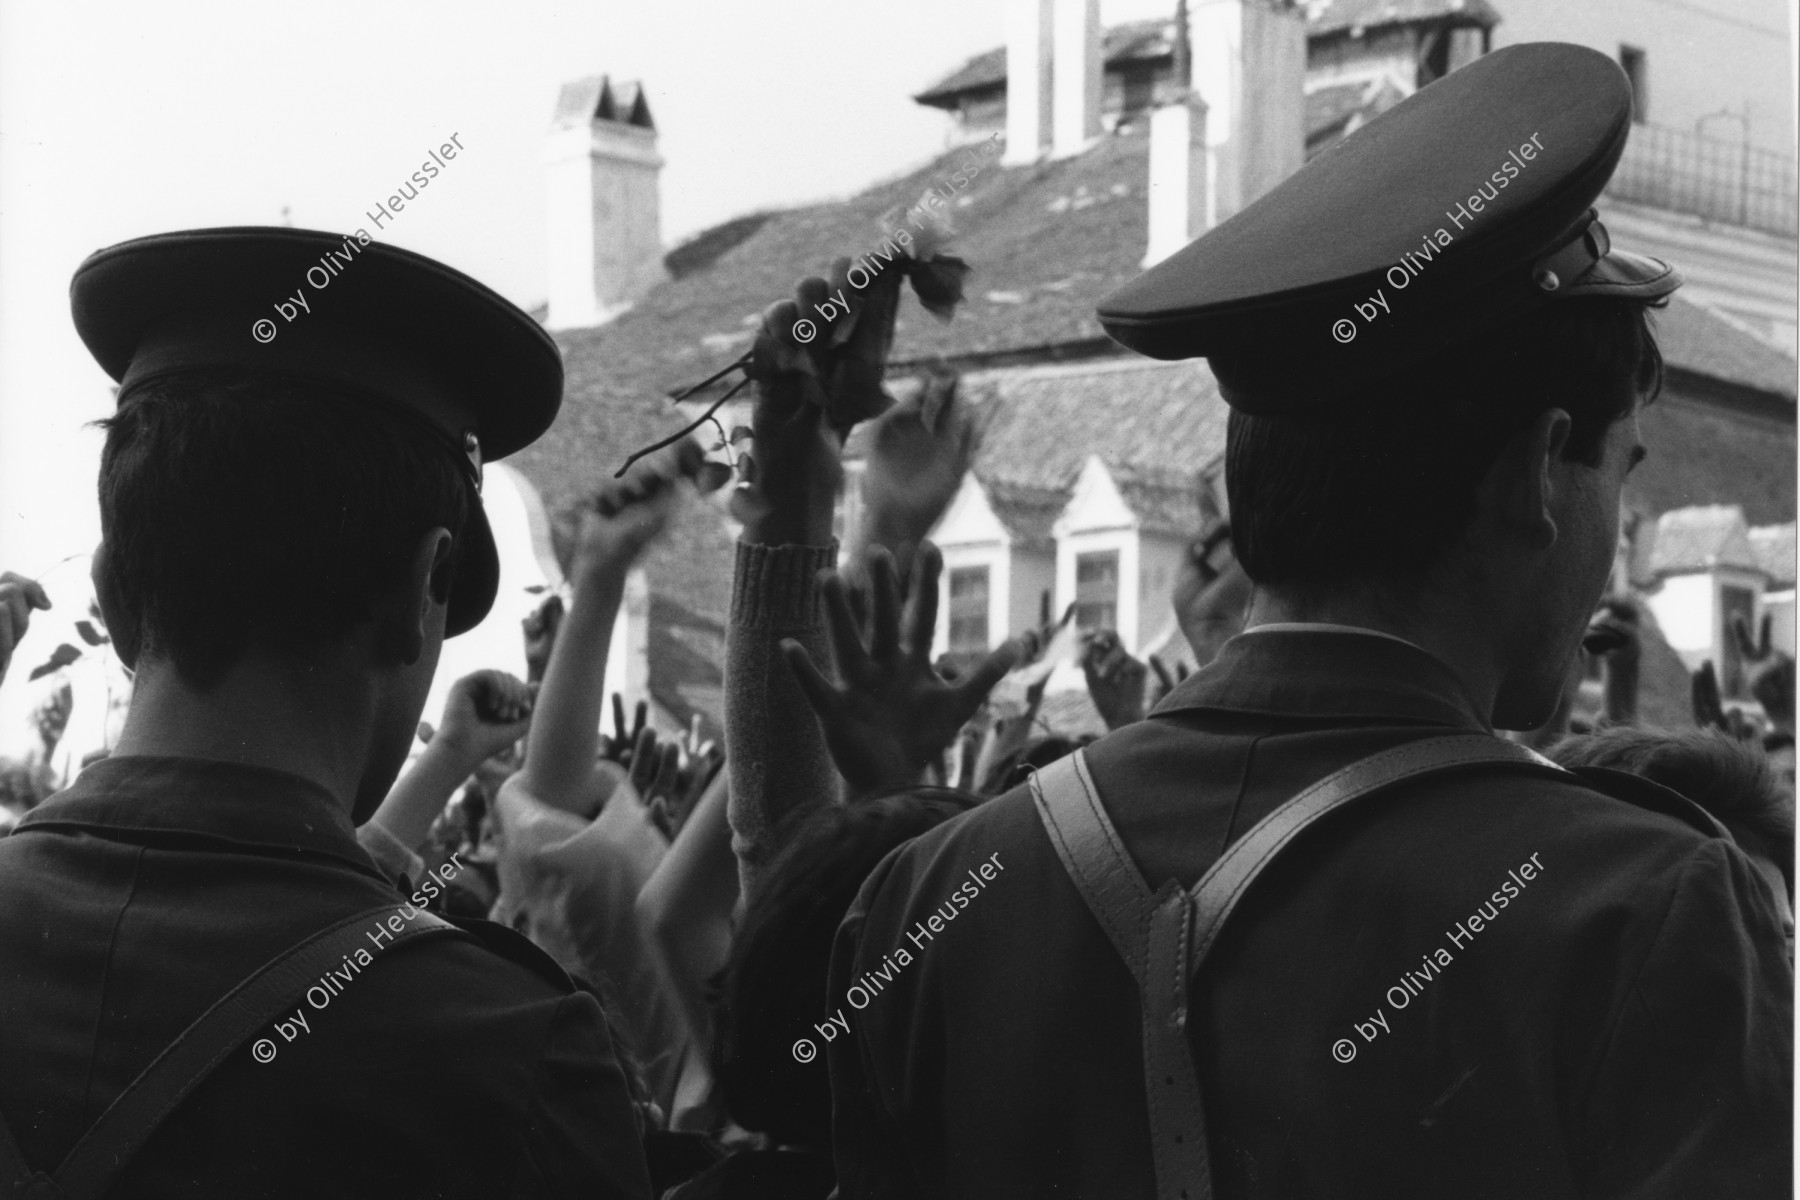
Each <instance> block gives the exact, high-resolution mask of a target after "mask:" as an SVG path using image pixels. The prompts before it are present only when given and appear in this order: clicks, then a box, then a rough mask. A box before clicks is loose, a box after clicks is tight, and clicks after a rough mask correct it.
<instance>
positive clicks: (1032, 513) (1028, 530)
mask: <svg viewBox="0 0 1800 1200" xmlns="http://www.w3.org/2000/svg"><path fill="white" fill-rule="evenodd" d="M975 477H976V478H977V479H981V487H982V490H983V491H984V492H986V493H987V500H988V507H989V508H991V509H993V510H994V516H995V517H997V518H999V521H1000V523H1001V524H1002V525H1004V526H1006V531H1007V533H1009V534H1011V535H1012V539H1013V544H1014V545H1015V546H1017V547H1019V548H1020V549H1026V550H1046V549H1050V548H1052V547H1054V546H1055V544H1056V540H1055V539H1054V538H1053V537H1052V536H1051V534H1050V527H1051V526H1052V525H1054V524H1056V518H1057V517H1059V516H1060V515H1062V510H1063V508H1064V507H1065V506H1066V505H1067V504H1068V503H1069V493H1068V492H1067V491H1066V490H1064V489H1062V488H1045V487H1033V486H1031V485H1029V484H1022V483H1009V482H1007V481H1006V480H1005V479H984V478H982V475H981V472H980V471H979V470H977V471H976V476H975Z"/></svg>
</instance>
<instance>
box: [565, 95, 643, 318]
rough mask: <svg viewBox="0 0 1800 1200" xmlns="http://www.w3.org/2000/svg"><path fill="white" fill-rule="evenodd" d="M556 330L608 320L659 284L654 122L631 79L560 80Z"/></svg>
mask: <svg viewBox="0 0 1800 1200" xmlns="http://www.w3.org/2000/svg"><path fill="white" fill-rule="evenodd" d="M544 164H545V170H544V183H545V193H546V196H547V198H548V202H549V203H548V209H547V216H548V218H549V219H548V222H547V233H548V238H549V243H550V271H549V309H550V311H549V315H548V317H547V319H546V321H545V324H547V325H548V326H549V327H550V328H552V329H579V328H582V327H584V326H590V325H600V324H603V323H605V322H607V321H610V320H612V319H613V318H614V317H616V316H618V315H619V314H620V313H622V312H624V311H625V310H626V309H628V308H630V307H631V305H632V304H633V303H634V302H635V301H636V300H637V299H638V298H639V297H641V296H642V295H643V294H644V293H645V292H647V291H649V290H650V289H651V288H652V287H654V286H656V284H658V283H659V282H661V281H662V280H663V279H664V278H666V275H667V273H666V272H665V271H664V269H663V265H662V255H663V248H662V216H661V201H660V199H659V195H658V186H657V176H658V173H659V172H660V171H661V170H662V165H663V160H662V157H661V156H660V155H658V154H657V152H656V124H655V122H654V121H652V120H651V119H650V106H649V104H648V103H646V102H645V100H644V91H643V88H642V87H640V86H639V85H638V84H636V83H620V84H619V85H618V86H617V87H614V86H612V85H611V84H610V83H609V82H608V80H607V78H606V76H604V75H597V76H594V77H592V78H589V79H581V80H577V81H575V82H574V83H565V84H563V86H562V93H561V95H560V96H558V97H557V101H556V116H555V119H554V120H553V121H552V123H551V128H550V139H549V142H548V144H547V146H546V147H545V152H544Z"/></svg>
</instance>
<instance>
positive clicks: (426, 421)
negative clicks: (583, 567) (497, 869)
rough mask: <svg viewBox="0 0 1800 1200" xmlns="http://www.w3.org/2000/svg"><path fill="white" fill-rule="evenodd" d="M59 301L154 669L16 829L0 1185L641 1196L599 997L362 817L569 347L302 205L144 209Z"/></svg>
mask: <svg viewBox="0 0 1800 1200" xmlns="http://www.w3.org/2000/svg"><path fill="white" fill-rule="evenodd" d="M327 256H329V257H330V259H331V261H332V262H333V264H334V278H332V279H331V282H330V283H329V285H328V287H329V290H325V289H319V293H320V294H319V295H317V296H316V297H315V299H314V301H313V303H312V306H311V308H310V309H309V310H308V311H307V312H305V313H303V314H300V315H298V316H296V317H295V318H294V319H292V320H291V321H289V322H288V323H287V324H286V325H285V326H282V327H279V328H277V327H276V326H275V325H274V324H273V323H272V322H270V321H269V320H268V319H267V314H268V313H269V312H270V311H271V304H272V302H273V301H274V300H276V299H278V298H279V297H281V296H283V295H287V294H289V293H291V292H292V290H293V289H294V288H295V286H297V285H299V284H300V283H301V282H302V281H303V280H304V279H305V278H307V273H308V272H309V270H310V271H311V272H313V275H314V277H316V276H319V275H323V274H324V273H325V272H324V269H323V268H322V267H320V266H319V265H318V264H319V263H320V262H323V261H325V260H326V258H327ZM73 302H74V312H75V323H76V327H77V329H78V331H79V332H80V334H81V335H82V338H83V340H84V341H85V342H86V343H87V345H88V348H89V349H90V350H91V351H93V353H94V355H95V357H96V358H97V359H98V360H99V362H100V364H101V366H102V367H104V368H105V369H106V370H107V371H108V372H109V373H110V374H111V375H112V376H113V378H115V379H117V380H119V381H120V388H119V393H118V411H117V413H116V415H114V416H113V417H112V418H110V419H109V420H108V421H107V422H106V444H105V449H104V451H103V454H102V458H101V467H100V512H101V523H102V528H103V531H104V542H103V544H102V546H101V549H100V551H99V554H98V556H97V558H96V562H95V565H94V579H95V583H96V586H97V590H98V592H99V595H100V603H101V607H102V609H103V610H104V613H105V617H106V623H107V626H108V628H109V629H110V631H111V633H112V637H113V641H114V644H115V645H116V647H117V649H118V652H119V655H120V657H121V658H122V659H123V660H124V662H125V663H126V664H127V666H131V667H135V668H136V685H135V694H134V697H133V701H132V705H131V712H130V716H129V719H128V721H127V722H126V726H125V730H124V733H123V735H122V736H121V738H120V740H119V743H118V745H117V746H116V747H114V750H113V754H112V756H111V757H110V758H107V759H106V760H104V761H102V762H99V763H97V764H95V765H93V766H91V767H89V768H88V769H87V770H86V771H85V772H83V774H82V775H81V776H80V778H79V779H78V780H77V781H76V783H75V784H74V785H73V786H72V787H70V788H69V789H67V790H66V791H64V792H62V793H61V794H59V795H57V796H55V797H52V798H51V799H50V800H48V801H46V802H45V803H44V804H43V805H41V806H39V807H38V808H37V809H35V810H34V811H32V812H31V813H30V814H29V815H28V816H27V817H26V818H25V819H24V820H23V821H22V822H20V824H19V826H18V828H17V830H16V831H15V832H14V833H13V834H12V835H11V836H9V837H7V838H5V839H4V840H0V1189H4V1190H6V1192H7V1194H8V1195H11V1194H13V1193H12V1191H11V1188H12V1187H13V1184H14V1179H15V1178H17V1177H18V1174H21V1173H23V1172H25V1171H35V1172H36V1173H37V1174H38V1179H37V1181H36V1183H35V1185H26V1189H25V1190H22V1191H21V1192H20V1193H19V1194H20V1195H39V1196H49V1195H52V1194H54V1195H59V1196H65V1197H67V1198H68V1200H82V1198H88V1200H97V1198H98V1197H99V1196H100V1195H102V1194H107V1195H114V1196H133V1197H153V1196H185V1197H195V1196H217V1197H231V1198H232V1200H247V1198H249V1197H275V1196H294V1197H299V1196H306V1197H317V1196H333V1197H341V1196H369V1197H383V1198H389V1197H402V1196H432V1197H448V1196H468V1197H477V1196H479V1197H495V1196H517V1197H534V1198H535V1197H546V1196H583V1197H588V1196H610V1197H645V1196H648V1195H649V1181H648V1178H647V1175H646V1170H645V1165H644V1160H643V1155H642V1150H641V1143H640V1133H639V1128H638V1123H637V1114H636V1113H635V1112H634V1109H633V1107H632V1098H631V1094H630V1091H629V1089H628V1085H627V1078H626V1074H625V1071H624V1069H623V1066H622V1064H621V1061H620V1057H619V1055H618V1053H617V1052H616V1051H615V1048H614V1046H613V1044H612V1039H611V1037H610V1035H609V1032H608V1028H607V1025H606V1021H605V1018H604V1016H603V1015H602V1012H601V1010H600V1007H599V1005H598V1003H597V1002H596V1001H595V999H594V997H593V996H591V995H589V994H587V993H586V992H584V991H581V990H578V989H577V988H576V987H575V986H574V985H573V984H572V983H571V982H570V980H569V978H568V977H567V976H566V975H564V974H563V973H562V971H561V970H560V969H559V968H558V967H557V966H556V965H555V964H554V962H552V961H551V960H550V959H549V958H548V956H546V955H544V954H543V953H541V952H540V951H538V950H537V949H536V948H535V947H533V946H532V945H531V944H530V943H528V942H527V941H525V939H523V938H522V937H520V936H519V935H517V934H514V933H512V932H511V931H510V930H506V929H504V928H501V927H499V926H494V925H490V924H489V923H487V922H468V923H463V924H462V925H461V926H460V927H452V926H450V925H449V924H448V923H446V922H444V921H442V920H441V919H439V918H437V917H435V916H434V915H433V914H431V913H429V912H426V911H423V910H422V908H421V907H419V906H420V905H422V904H423V903H424V900H425V896H424V895H421V893H420V892H419V891H413V892H411V893H410V895H403V894H402V893H399V892H396V890H395V888H394V885H393V882H392V881H390V879H389V878H387V877H386V876H384V875H383V874H382V873H381V872H380V871H379V870H378V869H377V868H376V866H375V864H374V863H373V861H372V860H371V859H370V857H369V856H368V855H367V854H365V853H364V852H363V851H362V850H361V849H360V848H359V846H358V842H357V837H356V826H357V825H359V824H361V823H362V822H364V821H366V820H368V818H369V816H370V814H371V813H372V812H373V811H374V809H375V807H376V806H377V805H378V804H379V803H380V801H381V800H382V798H383V796H384V795H385V794H386V792H387V789H388V787H389V785H390V784H391V783H392V782H393V780H394V778H395V775H396V773H397V772H398V770H399V769H400V767H401V764H402V763H403V762H404V760H405V758H406V753H407V748H408V746H409V745H410V744H411V742H412V739H413V736H414V730H415V729H416V727H417V722H418V719H419V714H420V710H421V708H422V707H423V705H424V702H425V697H426V691H427V688H428V687H429V686H430V683H431V678H432V673H433V670H434V669H435V667H436V665H437V660H438V652H439V648H440V646H441V645H442V642H443V639H444V638H445V637H446V636H448V635H454V634H457V633H460V632H463V631H465V630H467V629H469V628H470V627H471V626H473V625H475V624H476V623H477V622H479V621H480V620H481V618H482V616H483V615H484V614H485V613H486V612H487V611H488V609H489V607H490V605H491V604H492V602H493V599H494V595H495V589H496V586H497V581H498V566H499V564H498V559H497V557H496V553H495V547H494V542H493V537H492V534H491V533H490V531H489V529H488V525H487V521H486V518H485V517H484V516H483V513H482V507H481V500H480V496H479V488H480V482H481V470H482V461H483V455H484V454H485V455H486V456H487V457H488V458H494V457H499V456H501V455H504V454H507V453H510V452H511V451H513V450H517V449H519V448H520V447H522V446H524V445H526V444H527V443H529V442H531V441H532V440H533V439H535V438H536V437H537V436H538V435H539V434H541V433H543V432H544V430H545V429H547V428H548V427H549V425H550V422H551V420H552V419H553V418H554V416H555V414H556V410H557V406H558V405H559V403H560V401H561V388H562V368H561V362H560V359H559V357H558V355H557V351H556V348H555V346H554V344H553V343H551V342H550V340H549V338H548V337H547V336H546V335H545V334H544V333H543V331H542V330H541V329H540V328H539V327H538V326H537V324H536V323H535V322H534V321H532V320H531V319H530V318H529V317H528V316H526V314H524V313H522V312H520V311H518V310H517V309H516V308H514V307H513V306H512V305H510V304H508V303H507V302H506V301H504V300H502V299H501V298H500V297H499V296H497V295H495V294H494V293H493V292H491V291H489V290H488V289H487V288H485V287H483V286H482V285H480V284H479V283H476V282H475V281H474V280H472V279H469V278H467V277H466V276H463V275H461V274H459V273H457V272H455V271H451V270H449V269H448V268H446V267H443V266H441V265H440V264H438V263H435V262H432V261H430V260H428V259H425V258H422V257H420V256H418V255H414V254H410V253H407V252H404V251H400V250H396V249H392V248H388V247H384V246H381V245H373V244H368V243H367V242H366V241H359V239H355V238H339V237H336V236H333V235H329V234H320V233H312V232H309V231H304V230H294V229H217V230H200V231H195V232H191V233H182V234H169V235H163V236H158V237H151V238H144V239H139V240H137V241H134V242H127V243H125V244H123V245H120V246H115V247H112V248H110V249H108V250H104V251H101V252H99V253H97V254H95V255H93V256H92V257H90V258H89V259H88V260H87V261H86V262H85V263H84V264H83V265H82V267H81V269H80V270H79V271H78V272H77V274H76V277H75V282H74V286H73ZM418 882H419V883H421V884H425V881H418ZM426 886H431V887H432V890H435V886H432V885H426ZM427 894H429V893H427ZM272 964H273V965H272ZM228 997H229V999H228ZM203 1014H205V1015H204V1017H203ZM184 1031H186V1033H185V1034H184ZM153 1061H154V1062H156V1064H157V1065H156V1066H154V1067H152V1065H151V1064H152V1062H153ZM147 1068H148V1070H147ZM7 1131H10V1135H11V1136H10V1139H9V1138H8V1137H7V1136H6V1132H7ZM9 1151H11V1155H9V1153H8V1152H9ZM9 1156H11V1157H16V1158H17V1159H22V1160H23V1163H22V1164H20V1163H18V1162H16V1161H15V1162H14V1163H13V1164H12V1168H13V1171H14V1174H13V1175H12V1176H11V1177H6V1167H7V1165H8V1164H7V1162H6V1160H7V1158H8V1157H9ZM52 1174H53V1175H54V1177H55V1184H54V1185H52V1184H51V1183H50V1182H49V1181H48V1180H47V1179H45V1178H44V1176H48V1175H52ZM53 1189H54V1190H53Z"/></svg>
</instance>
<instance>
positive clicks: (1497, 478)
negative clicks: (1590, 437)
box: [1483, 408, 1574, 550]
mask: <svg viewBox="0 0 1800 1200" xmlns="http://www.w3.org/2000/svg"><path fill="white" fill-rule="evenodd" d="M1573 428H1574V421H1573V419H1572V418H1571V417H1570V416H1569V414H1568V413H1567V412H1565V411H1564V410H1563V409H1560V408H1547V409H1545V410H1544V411H1543V412H1541V413H1539V414H1538V415H1537V416H1536V417H1534V418H1533V419H1532V421H1531V424H1530V425H1528V426H1526V427H1525V428H1524V429H1522V430H1520V431H1519V433H1518V434H1517V435H1516V436H1514V437H1513V438H1512V439H1511V440H1510V441H1508V442H1507V444H1506V445H1505V446H1504V447H1502V448H1501V450H1500V454H1499V456H1498V457H1497V458H1496V459H1495V460H1494V465H1493V467H1492V468H1491V469H1490V470H1489V471H1488V475H1487V479H1486V480H1485V481H1484V482H1483V491H1484V492H1485V493H1486V496H1485V500H1486V501H1487V506H1488V507H1489V508H1490V511H1491V512H1492V514H1493V516H1494V517H1495V518H1496V519H1497V520H1498V522H1499V523H1500V524H1501V526H1502V527H1504V528H1505V529H1507V530H1509V531H1510V532H1511V533H1512V534H1513V536H1515V537H1523V538H1524V539H1525V541H1526V544H1527V545H1529V546H1531V547H1533V548H1534V549H1540V550H1541V549H1546V548H1548V547H1550V546H1552V545H1554V544H1555V543H1556V538H1557V533H1558V529H1557V523H1556V516H1557V512H1558V510H1559V507H1560V504H1561V501H1562V499H1563V492H1564V491H1565V490H1566V489H1567V487H1568V481H1567V478H1566V472H1565V471H1564V469H1563V468H1564V467H1566V465H1567V464H1566V463H1565V462H1564V460H1563V451H1564V450H1565V449H1566V448H1567V446H1568V444H1569V434H1570V431H1571V430H1572V429H1573Z"/></svg>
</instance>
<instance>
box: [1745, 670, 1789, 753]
mask: <svg viewBox="0 0 1800 1200" xmlns="http://www.w3.org/2000/svg"><path fill="white" fill-rule="evenodd" d="M1750 694H1751V695H1752V696H1755V697H1756V702H1757V703H1758V704H1760V705H1762V708H1763V712H1764V713H1765V714H1767V715H1768V718H1769V724H1771V725H1773V726H1774V727H1775V731H1776V732H1777V733H1784V734H1786V735H1787V736H1788V744H1789V745H1790V746H1791V745H1792V744H1793V737H1794V660H1793V659H1792V658H1791V657H1789V656H1788V655H1786V654H1777V655H1775V661H1773V662H1771V663H1769V664H1767V665H1765V666H1764V667H1762V668H1761V669H1760V670H1758V671H1757V672H1756V674H1755V676H1754V677H1752V679H1751V680H1750Z"/></svg>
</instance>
